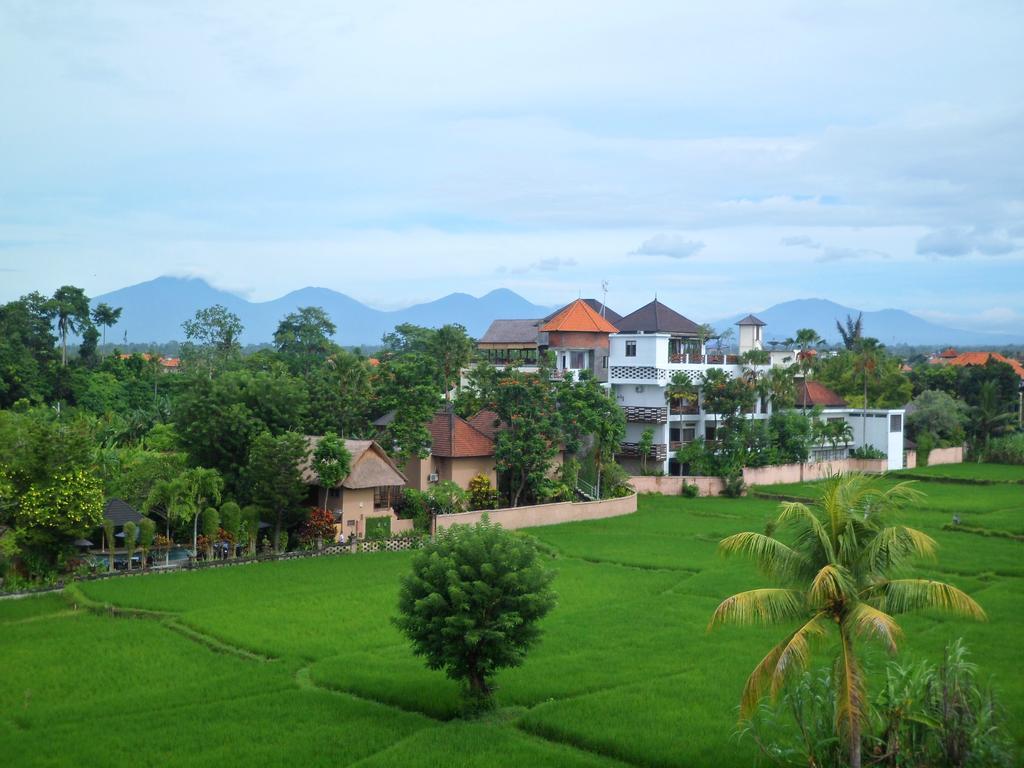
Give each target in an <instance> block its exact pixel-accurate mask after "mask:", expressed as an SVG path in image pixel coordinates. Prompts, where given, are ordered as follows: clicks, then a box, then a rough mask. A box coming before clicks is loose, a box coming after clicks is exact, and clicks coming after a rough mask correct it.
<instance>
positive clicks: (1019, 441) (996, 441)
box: [983, 432, 1024, 464]
mask: <svg viewBox="0 0 1024 768" xmlns="http://www.w3.org/2000/svg"><path fill="white" fill-rule="evenodd" d="M983 458H984V460H985V461H989V462H992V463H993V464H1024V432H1017V433H1016V434H1012V435H1006V436H1005V437H996V438H993V439H992V441H991V442H990V443H989V445H988V448H987V449H986V450H985V453H984V456H983Z"/></svg>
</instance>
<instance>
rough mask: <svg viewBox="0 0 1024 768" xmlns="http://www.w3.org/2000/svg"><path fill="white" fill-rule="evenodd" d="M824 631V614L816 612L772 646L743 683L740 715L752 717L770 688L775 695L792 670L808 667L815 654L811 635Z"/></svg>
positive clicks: (820, 634) (816, 635) (818, 635)
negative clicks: (811, 655)
mask: <svg viewBox="0 0 1024 768" xmlns="http://www.w3.org/2000/svg"><path fill="white" fill-rule="evenodd" d="M824 634H825V627H824V626H823V623H822V614H820V613H819V614H815V615H814V616H813V617H811V619H810V620H809V621H807V622H806V623H805V624H803V625H802V626H801V627H800V628H799V629H797V630H796V631H795V632H793V633H792V634H790V635H789V636H788V637H787V638H786V639H785V640H783V641H782V642H781V643H779V644H778V645H776V646H775V647H774V648H772V649H771V650H770V651H769V652H768V655H767V656H765V657H764V658H763V659H761V661H760V663H759V664H758V665H757V666H756V667H754V671H753V672H751V673H750V677H748V678H747V683H746V685H745V686H744V687H743V696H742V697H741V699H740V717H741V718H748V717H750V716H751V714H753V712H754V710H755V709H757V704H758V702H759V701H760V700H761V699H762V698H763V697H764V695H765V693H767V692H769V691H770V692H771V695H772V696H773V697H774V696H775V695H776V694H777V693H778V691H779V690H780V689H781V688H782V686H783V685H784V684H785V682H786V678H787V677H788V676H789V674H791V673H792V672H796V671H799V670H800V669H803V668H806V666H807V662H808V660H809V659H810V654H811V647H810V641H811V639H812V638H814V637H820V636H822V635H824Z"/></svg>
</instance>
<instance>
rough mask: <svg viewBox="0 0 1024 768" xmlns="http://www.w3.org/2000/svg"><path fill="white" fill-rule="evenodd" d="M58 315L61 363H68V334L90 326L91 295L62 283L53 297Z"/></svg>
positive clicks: (64, 364)
mask: <svg viewBox="0 0 1024 768" xmlns="http://www.w3.org/2000/svg"><path fill="white" fill-rule="evenodd" d="M51 302H52V305H53V309H54V311H55V313H56V316H57V332H58V333H59V334H60V347H61V352H60V364H61V365H62V366H67V364H68V335H69V334H72V333H78V332H79V331H82V330H84V329H85V328H87V327H88V326H89V322H90V321H89V297H88V296H86V295H85V291H83V290H82V289H81V288H76V287H75V286H73V285H62V286H61V287H60V288H58V289H57V290H56V291H55V292H54V294H53V299H51Z"/></svg>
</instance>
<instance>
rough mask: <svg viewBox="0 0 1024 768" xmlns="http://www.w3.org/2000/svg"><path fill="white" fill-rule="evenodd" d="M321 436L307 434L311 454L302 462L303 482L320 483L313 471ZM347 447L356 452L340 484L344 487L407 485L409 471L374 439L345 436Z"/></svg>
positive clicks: (349, 450) (353, 452)
mask: <svg viewBox="0 0 1024 768" xmlns="http://www.w3.org/2000/svg"><path fill="white" fill-rule="evenodd" d="M320 440H321V438H320V437H319V436H317V435H307V436H306V446H307V448H308V449H309V455H308V456H307V457H306V460H305V461H304V462H303V463H302V467H301V469H302V482H304V483H305V484H306V485H318V480H317V476H316V473H315V472H313V466H312V465H313V451H314V450H316V446H317V444H318V443H319V442H320ZM344 442H345V448H347V449H348V452H349V453H350V454H351V455H352V465H351V468H350V470H349V473H348V476H347V477H346V478H345V479H344V480H342V481H341V482H340V483H339V484H338V485H340V486H341V487H342V488H353V489H355V488H377V487H378V486H383V485H405V475H403V474H402V473H401V472H399V471H398V467H396V466H395V463H394V462H393V461H391V457H390V456H388V455H387V453H385V452H384V449H383V448H381V447H380V446H379V445H378V444H377V443H376V442H375V441H373V440H345V441H344Z"/></svg>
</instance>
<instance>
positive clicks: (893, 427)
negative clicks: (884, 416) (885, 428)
mask: <svg viewBox="0 0 1024 768" xmlns="http://www.w3.org/2000/svg"><path fill="white" fill-rule="evenodd" d="M889 431H890V432H902V431H903V416H902V415H900V414H898V413H893V414H890V415H889Z"/></svg>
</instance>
